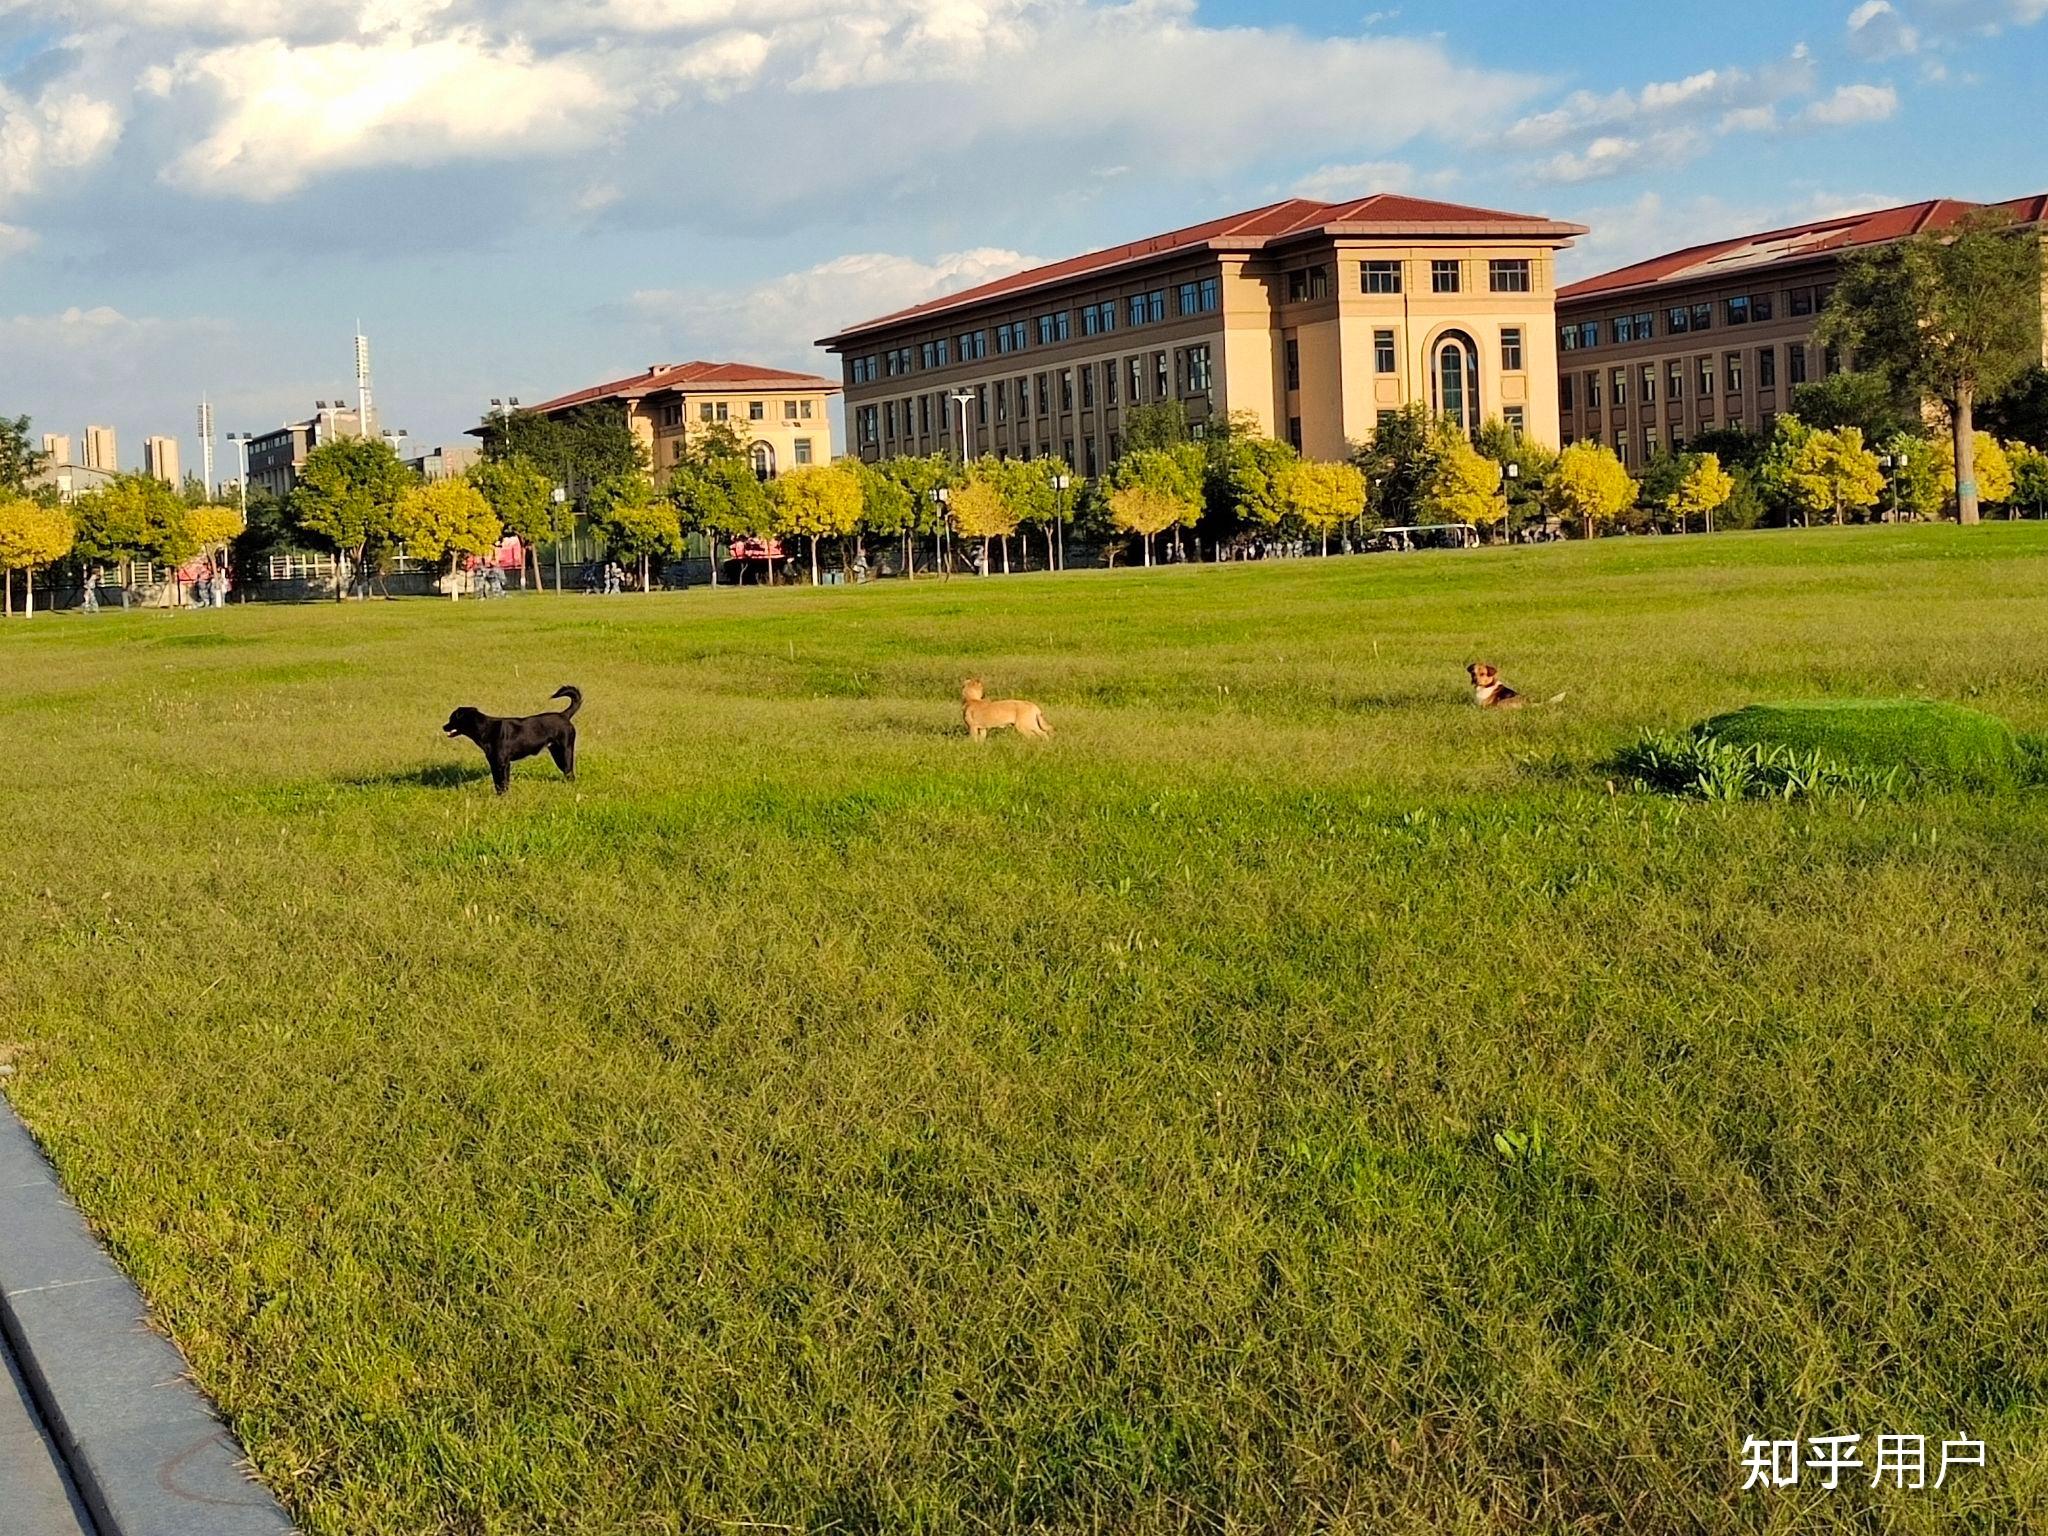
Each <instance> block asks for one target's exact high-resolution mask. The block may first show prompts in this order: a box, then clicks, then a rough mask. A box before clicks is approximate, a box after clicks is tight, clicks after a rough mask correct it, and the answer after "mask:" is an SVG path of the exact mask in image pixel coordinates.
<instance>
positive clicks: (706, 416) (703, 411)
mask: <svg viewBox="0 0 2048 1536" xmlns="http://www.w3.org/2000/svg"><path fill="white" fill-rule="evenodd" d="M697 419H698V420H699V421H715V420H717V418H716V417H715V416H713V415H712V414H711V402H710V401H709V400H706V401H705V402H704V403H703V404H702V405H700V406H698V407H697Z"/></svg>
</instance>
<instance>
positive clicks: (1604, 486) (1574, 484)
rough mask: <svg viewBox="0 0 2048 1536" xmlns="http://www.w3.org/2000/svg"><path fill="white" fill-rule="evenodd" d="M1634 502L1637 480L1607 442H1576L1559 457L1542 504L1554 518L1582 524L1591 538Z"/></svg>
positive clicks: (1545, 484) (1552, 470) (1545, 490)
mask: <svg viewBox="0 0 2048 1536" xmlns="http://www.w3.org/2000/svg"><path fill="white" fill-rule="evenodd" d="M1635 500H1636V483H1635V481H1634V480H1633V479H1631V478H1630V477H1629V472H1628V469H1627V467H1626V466H1624V465H1623V464H1622V462H1621V460H1620V459H1618V458H1616V457H1615V456H1614V450H1613V449H1611V448H1609V447H1607V446H1606V445H1605V444H1604V443H1584V442H1582V443H1573V444H1572V445H1571V446H1570V447H1569V448H1567V449H1565V450H1564V452H1562V453H1560V454H1559V455H1558V456H1557V462H1556V463H1555V464H1554V465H1552V466H1551V471H1550V478H1549V480H1547V481H1545V482H1544V486H1543V504H1544V506H1545V508H1546V509H1548V511H1549V512H1550V513H1551V515H1552V516H1554V517H1556V518H1558V519H1559V520H1560V521H1563V522H1569V523H1575V524H1578V525H1580V526H1581V527H1583V528H1584V529H1585V531H1586V537H1587V538H1589V539H1590V538H1592V537H1593V534H1594V531H1595V530H1596V529H1597V528H1598V527H1599V526H1600V525H1602V524H1604V523H1611V522H1613V521H1614V520H1615V519H1616V518H1618V517H1620V516H1621V514H1622V513H1623V512H1625V511H1627V510H1628V509H1629V508H1630V507H1632V506H1634V505H1635Z"/></svg>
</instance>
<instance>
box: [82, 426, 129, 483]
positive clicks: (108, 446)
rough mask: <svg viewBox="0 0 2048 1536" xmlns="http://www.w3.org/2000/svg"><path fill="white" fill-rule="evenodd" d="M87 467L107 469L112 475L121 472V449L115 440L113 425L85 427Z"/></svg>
mask: <svg viewBox="0 0 2048 1536" xmlns="http://www.w3.org/2000/svg"><path fill="white" fill-rule="evenodd" d="M85 467H86V468H87V469H100V470H105V471H106V472H107V473H108V474H110V475H114V474H119V473H120V471H121V451H120V449H119V447H118V446H117V445H116V444H115V442H114V429H113V428H112V427H87V428H86V429H85Z"/></svg>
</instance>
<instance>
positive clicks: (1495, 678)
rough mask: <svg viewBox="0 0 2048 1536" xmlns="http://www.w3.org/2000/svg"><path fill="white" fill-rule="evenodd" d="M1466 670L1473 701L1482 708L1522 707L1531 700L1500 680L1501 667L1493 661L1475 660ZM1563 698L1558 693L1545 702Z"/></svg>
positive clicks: (1553, 702)
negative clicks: (1470, 684)
mask: <svg viewBox="0 0 2048 1536" xmlns="http://www.w3.org/2000/svg"><path fill="white" fill-rule="evenodd" d="M1465 671H1466V673H1467V675H1468V676H1470V677H1471V679H1472V702H1473V703H1475V704H1477V705H1478V706H1479V707H1480V708H1481V709H1520V708H1521V707H1522V706H1523V705H1524V704H1527V703H1528V702H1529V700H1527V699H1525V698H1523V697H1522V696H1521V695H1520V694H1519V693H1517V692H1515V690H1514V689H1512V688H1510V687H1509V686H1508V685H1507V684H1506V683H1504V682H1502V681H1501V680H1500V669H1499V668H1498V667H1496V666H1494V665H1493V664H1492V663H1491V662H1485V661H1475V662H1473V663H1472V665H1471V666H1469V667H1467V668H1466V669H1465ZM1563 698H1564V695H1563V694H1561V693H1557V694H1552V695H1551V696H1550V697H1549V698H1547V699H1545V700H1543V702H1544V703H1545V704H1555V703H1558V702H1559V701H1560V700H1562V699H1563Z"/></svg>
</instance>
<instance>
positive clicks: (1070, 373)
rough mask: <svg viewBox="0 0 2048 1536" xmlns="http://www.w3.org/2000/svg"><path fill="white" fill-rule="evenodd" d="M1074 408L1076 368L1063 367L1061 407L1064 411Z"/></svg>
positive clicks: (1061, 373)
mask: <svg viewBox="0 0 2048 1536" xmlns="http://www.w3.org/2000/svg"><path fill="white" fill-rule="evenodd" d="M1073 408H1074V370H1073V369H1071V368H1062V369H1061V370H1060V409H1061V410H1062V411H1071V410H1072V409H1073Z"/></svg>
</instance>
